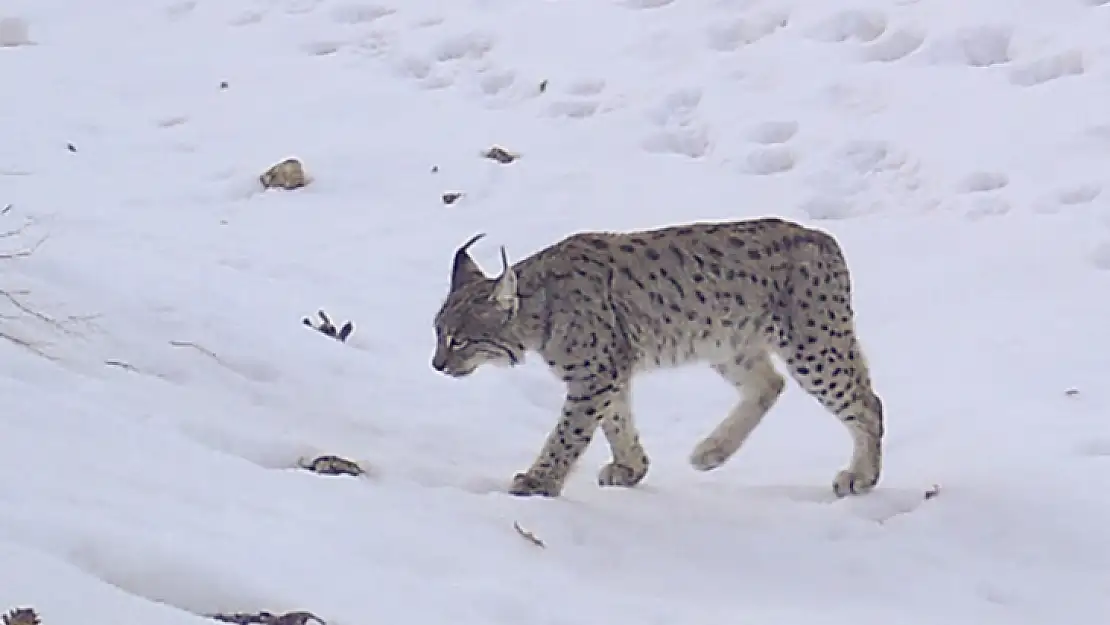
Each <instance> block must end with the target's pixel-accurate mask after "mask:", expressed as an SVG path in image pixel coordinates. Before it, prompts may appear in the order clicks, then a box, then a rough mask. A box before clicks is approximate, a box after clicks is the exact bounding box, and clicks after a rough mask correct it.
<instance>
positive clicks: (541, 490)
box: [509, 384, 623, 497]
mask: <svg viewBox="0 0 1110 625" xmlns="http://www.w3.org/2000/svg"><path fill="white" fill-rule="evenodd" d="M622 392H623V391H622V389H621V388H618V387H616V386H612V385H606V386H603V387H596V386H594V385H586V384H572V385H570V386H569V387H568V389H567V398H566V401H565V402H563V413H562V416H561V417H560V418H559V423H558V425H556V426H555V429H554V430H552V431H551V433H550V434H548V435H547V440H546V441H545V442H544V445H543V449H542V450H540V453H539V455H538V456H537V457H536V460H535V461H534V462H533V463H532V466H531V467H529V469H528V470H527V471H526V472H524V473H518V474H517V475H516V476H515V477H514V478H513V484H512V486H511V487H510V488H509V492H510V493H512V494H514V495H519V496H529V495H544V496H546V497H558V496H559V494H560V493H562V491H563V483H564V482H565V481H566V478H567V475H569V474H570V471H571V469H573V468H574V465H575V464H576V463H577V462H578V458H580V457H581V456H582V454H583V453H584V452H585V451H586V448H587V447H588V446H589V445H590V440H591V439H592V438H593V435H594V432H595V431H596V430H597V426H598V424H599V423H600V422H601V420H602V419H603V418H604V417H605V415H606V414H607V411H608V410H609V408H610V406H612V405H613V402H614V401H615V400H616V399H617V398H618V397H619V396H620V395H621V393H622Z"/></svg>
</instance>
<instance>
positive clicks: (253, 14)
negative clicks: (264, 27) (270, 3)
mask: <svg viewBox="0 0 1110 625" xmlns="http://www.w3.org/2000/svg"><path fill="white" fill-rule="evenodd" d="M263 17H264V16H263V14H262V12H261V11H244V12H242V13H240V14H239V15H236V16H235V17H233V18H231V20H230V21H228V25H229V26H250V25H251V24H257V23H259V22H261V21H262V18H263Z"/></svg>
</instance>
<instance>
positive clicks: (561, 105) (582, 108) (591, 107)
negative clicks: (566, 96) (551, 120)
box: [547, 100, 601, 119]
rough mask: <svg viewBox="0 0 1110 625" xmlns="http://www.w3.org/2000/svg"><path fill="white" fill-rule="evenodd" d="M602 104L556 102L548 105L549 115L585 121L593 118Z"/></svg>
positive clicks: (592, 101) (573, 101) (578, 101)
mask: <svg viewBox="0 0 1110 625" xmlns="http://www.w3.org/2000/svg"><path fill="white" fill-rule="evenodd" d="M600 107H601V103H600V102H597V101H595V100H556V101H555V102H552V103H551V104H548V105H547V114H548V115H550V116H552V117H567V118H570V119H585V118H587V117H591V116H593V114H594V113H596V112H597V109H598V108H600Z"/></svg>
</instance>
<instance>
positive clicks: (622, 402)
mask: <svg viewBox="0 0 1110 625" xmlns="http://www.w3.org/2000/svg"><path fill="white" fill-rule="evenodd" d="M630 399H631V398H630V392H629V388H628V386H625V387H624V388H623V389H622V390H621V391H620V392H619V393H617V394H616V395H615V396H614V397H613V403H612V404H611V405H610V406H609V407H608V408H607V409H606V412H605V418H604V419H603V420H602V422H601V429H602V431H603V432H604V433H605V438H606V440H607V441H608V442H609V450H610V451H611V452H612V454H613V461H612V462H610V463H609V464H607V465H605V466H603V467H601V472H600V473H598V475H597V483H598V485H599V486H623V487H631V486H635V485H637V484H639V483H640V482H641V481H642V480H643V479H644V476H646V475H647V472H648V466H649V464H650V461H649V460H648V456H647V453H646V452H645V451H644V447H643V445H641V444H640V434H639V433H638V432H637V431H636V423H635V422H634V421H633V420H632V402H631V400H630Z"/></svg>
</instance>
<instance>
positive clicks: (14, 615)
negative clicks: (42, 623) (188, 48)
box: [3, 608, 39, 625]
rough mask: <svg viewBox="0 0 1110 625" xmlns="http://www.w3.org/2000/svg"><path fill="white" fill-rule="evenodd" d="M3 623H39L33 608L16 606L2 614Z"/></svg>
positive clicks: (13, 624)
mask: <svg viewBox="0 0 1110 625" xmlns="http://www.w3.org/2000/svg"><path fill="white" fill-rule="evenodd" d="M3 621H4V625H39V615H38V614H37V613H36V612H35V610H34V608H16V609H14V610H12V611H11V612H8V613H7V614H5V615H4V616H3Z"/></svg>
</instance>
